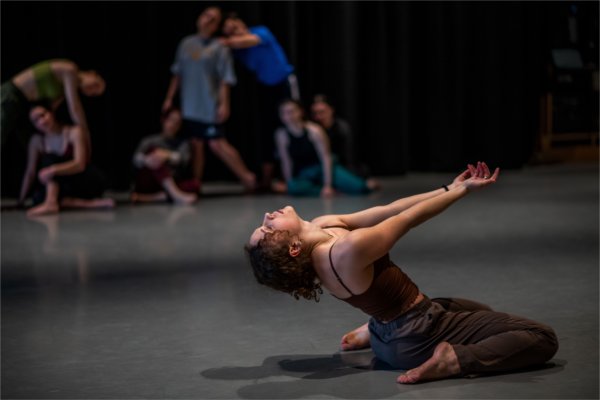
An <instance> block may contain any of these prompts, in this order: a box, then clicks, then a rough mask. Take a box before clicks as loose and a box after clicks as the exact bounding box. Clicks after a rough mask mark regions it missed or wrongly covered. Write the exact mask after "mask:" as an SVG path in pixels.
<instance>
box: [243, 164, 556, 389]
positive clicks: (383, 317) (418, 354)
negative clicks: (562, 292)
mask: <svg viewBox="0 0 600 400" xmlns="http://www.w3.org/2000/svg"><path fill="white" fill-rule="evenodd" d="M498 175H499V169H496V170H495V171H494V173H493V174H491V173H490V170H489V168H488V167H487V165H486V164H485V163H477V166H473V165H469V166H468V168H467V169H466V170H465V171H464V172H463V173H461V174H460V175H459V176H457V177H456V178H455V179H454V181H453V182H452V183H451V184H450V185H448V186H443V187H442V188H440V189H437V190H433V191H431V192H426V193H421V194H417V195H414V196H411V197H407V198H403V199H399V200H396V201H395V202H393V203H390V204H388V205H385V206H377V207H372V208H369V209H366V210H363V211H359V212H356V213H353V214H345V215H324V216H321V217H318V218H315V219H313V220H312V221H310V222H309V221H305V220H303V219H301V218H300V217H299V216H298V214H296V212H295V210H294V209H293V208H292V207H290V206H288V207H285V208H283V209H280V210H277V211H274V212H272V213H266V214H265V217H264V219H263V222H262V224H261V225H260V226H259V227H258V228H257V229H256V230H255V231H254V232H253V233H252V235H251V237H250V241H249V243H248V244H247V245H246V251H247V253H248V256H249V259H250V263H251V264H252V267H253V270H254V275H255V277H256V279H257V280H258V282H259V283H261V284H264V285H267V286H269V287H271V288H274V289H277V290H280V291H283V292H286V293H289V294H291V295H293V296H294V297H296V298H297V299H298V298H300V297H304V298H305V299H309V300H310V299H314V300H317V301H318V299H319V295H320V294H322V293H323V288H325V289H326V290H327V291H328V292H329V293H331V294H332V295H333V296H335V297H337V298H339V299H340V300H342V301H345V302H348V303H349V304H351V305H353V306H355V307H358V308H360V309H361V310H363V311H364V312H365V313H367V314H368V315H370V316H371V318H370V320H369V322H368V324H365V325H363V326H361V327H359V328H357V329H355V330H354V331H352V332H350V333H348V334H346V335H344V336H343V337H342V343H341V345H342V349H343V350H354V349H360V348H365V347H369V346H370V347H371V348H372V350H373V352H374V353H375V355H376V356H377V358H379V359H381V360H383V361H385V362H387V363H388V364H390V365H391V366H393V367H395V368H398V369H403V370H406V371H405V372H404V373H403V374H401V375H400V376H399V377H398V379H397V380H398V382H399V383H416V382H421V381H427V380H436V379H443V378H447V377H451V376H466V375H471V376H472V375H475V374H481V373H486V372H506V371H511V370H516V369H519V368H524V367H530V366H535V365H540V364H543V363H545V362H546V361H548V360H550V359H551V358H552V357H553V356H554V354H555V353H556V351H557V349H558V341H557V339H556V335H555V334H554V331H553V330H552V328H550V327H548V326H546V325H543V324H540V323H538V322H534V321H531V320H528V319H525V318H522V317H517V316H514V315H509V314H506V313H501V312H496V311H492V310H491V309H490V308H489V307H488V306H485V305H483V304H479V303H476V302H473V301H469V300H463V299H449V298H446V299H441V298H440V299H429V298H428V297H427V296H426V295H425V294H423V293H421V292H420V291H419V289H418V287H417V286H416V285H415V283H413V282H412V280H411V279H410V278H409V277H408V276H407V275H406V274H405V273H404V272H402V270H400V268H398V267H397V266H396V265H394V264H393V263H392V261H391V260H390V259H389V255H388V253H389V251H390V249H391V248H392V247H393V246H394V244H395V243H396V241H398V240H399V239H400V238H401V237H402V236H404V235H405V234H406V233H408V232H409V231H410V230H411V229H412V228H414V227H416V226H418V225H420V224H421V223H423V222H425V221H427V220H428V219H430V218H432V217H434V216H436V215H438V214H440V213H441V212H442V211H444V210H445V209H446V208H448V207H449V206H450V205H451V204H453V203H454V202H456V201H457V200H459V199H461V198H463V197H464V196H466V195H467V194H469V193H470V192H472V191H473V190H475V189H479V188H483V187H485V186H488V185H491V184H493V183H495V182H496V180H497V179H498Z"/></svg>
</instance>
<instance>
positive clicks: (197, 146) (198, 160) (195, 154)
mask: <svg viewBox="0 0 600 400" xmlns="http://www.w3.org/2000/svg"><path fill="white" fill-rule="evenodd" d="M192 175H193V177H194V179H197V180H198V182H201V181H202V175H204V141H202V140H198V139H192Z"/></svg>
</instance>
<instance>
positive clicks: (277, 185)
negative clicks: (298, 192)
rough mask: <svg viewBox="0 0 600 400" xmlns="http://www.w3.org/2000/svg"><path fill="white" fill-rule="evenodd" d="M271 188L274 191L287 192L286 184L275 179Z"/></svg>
mask: <svg viewBox="0 0 600 400" xmlns="http://www.w3.org/2000/svg"><path fill="white" fill-rule="evenodd" d="M271 190H272V191H273V192H275V193H287V185H286V184H285V182H281V181H275V182H273V183H272V184H271Z"/></svg>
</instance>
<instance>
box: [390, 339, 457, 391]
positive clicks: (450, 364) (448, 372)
mask: <svg viewBox="0 0 600 400" xmlns="http://www.w3.org/2000/svg"><path fill="white" fill-rule="evenodd" d="M459 373H460V364H459V363H458V358H457V357H456V353H455V352H454V348H453V347H452V346H451V345H450V343H448V342H441V343H440V344H438V345H437V346H436V348H435V351H434V352H433V355H432V356H431V358H430V359H429V360H427V361H425V362H424V363H423V364H421V365H419V366H418V367H417V368H413V369H411V370H408V371H406V372H405V373H404V374H402V375H400V376H399V377H398V379H397V380H396V381H397V382H398V383H417V382H423V381H433V380H437V379H443V378H448V377H450V376H453V375H458V374H459Z"/></svg>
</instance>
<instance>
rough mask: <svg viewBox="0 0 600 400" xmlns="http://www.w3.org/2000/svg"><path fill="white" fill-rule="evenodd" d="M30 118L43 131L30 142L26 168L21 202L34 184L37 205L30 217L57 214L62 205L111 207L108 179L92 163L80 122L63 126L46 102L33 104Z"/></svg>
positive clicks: (20, 202) (34, 197) (29, 212)
mask: <svg viewBox="0 0 600 400" xmlns="http://www.w3.org/2000/svg"><path fill="white" fill-rule="evenodd" d="M29 118H30V119H31V122H32V123H33V125H34V127H35V128H36V129H37V130H38V131H39V132H40V133H41V134H34V135H33V136H32V137H31V139H30V141H29V149H28V154H27V167H26V169H25V174H24V176H23V182H22V185H21V192H20V195H19V204H20V205H23V204H24V203H25V200H26V198H27V196H28V195H29V192H30V191H31V189H32V187H33V188H34V192H33V203H34V205H35V206H34V207H33V208H31V209H29V210H28V212H27V215H28V216H36V215H43V214H53V213H57V212H58V211H59V209H60V208H62V207H73V208H112V207H114V205H115V203H114V200H113V199H109V198H102V197H101V196H102V193H103V192H104V190H105V189H106V181H105V178H104V176H103V175H102V173H101V172H100V171H99V170H98V169H97V168H95V167H94V166H93V165H91V164H90V160H89V157H88V154H89V152H88V151H87V148H86V146H87V142H86V138H85V134H84V133H83V130H82V129H81V127H80V126H79V125H63V124H62V123H60V122H59V121H58V120H57V119H56V118H55V116H54V113H53V112H52V111H51V110H50V107H49V106H47V105H45V104H44V103H34V104H33V105H32V108H31V110H30V112H29Z"/></svg>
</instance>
